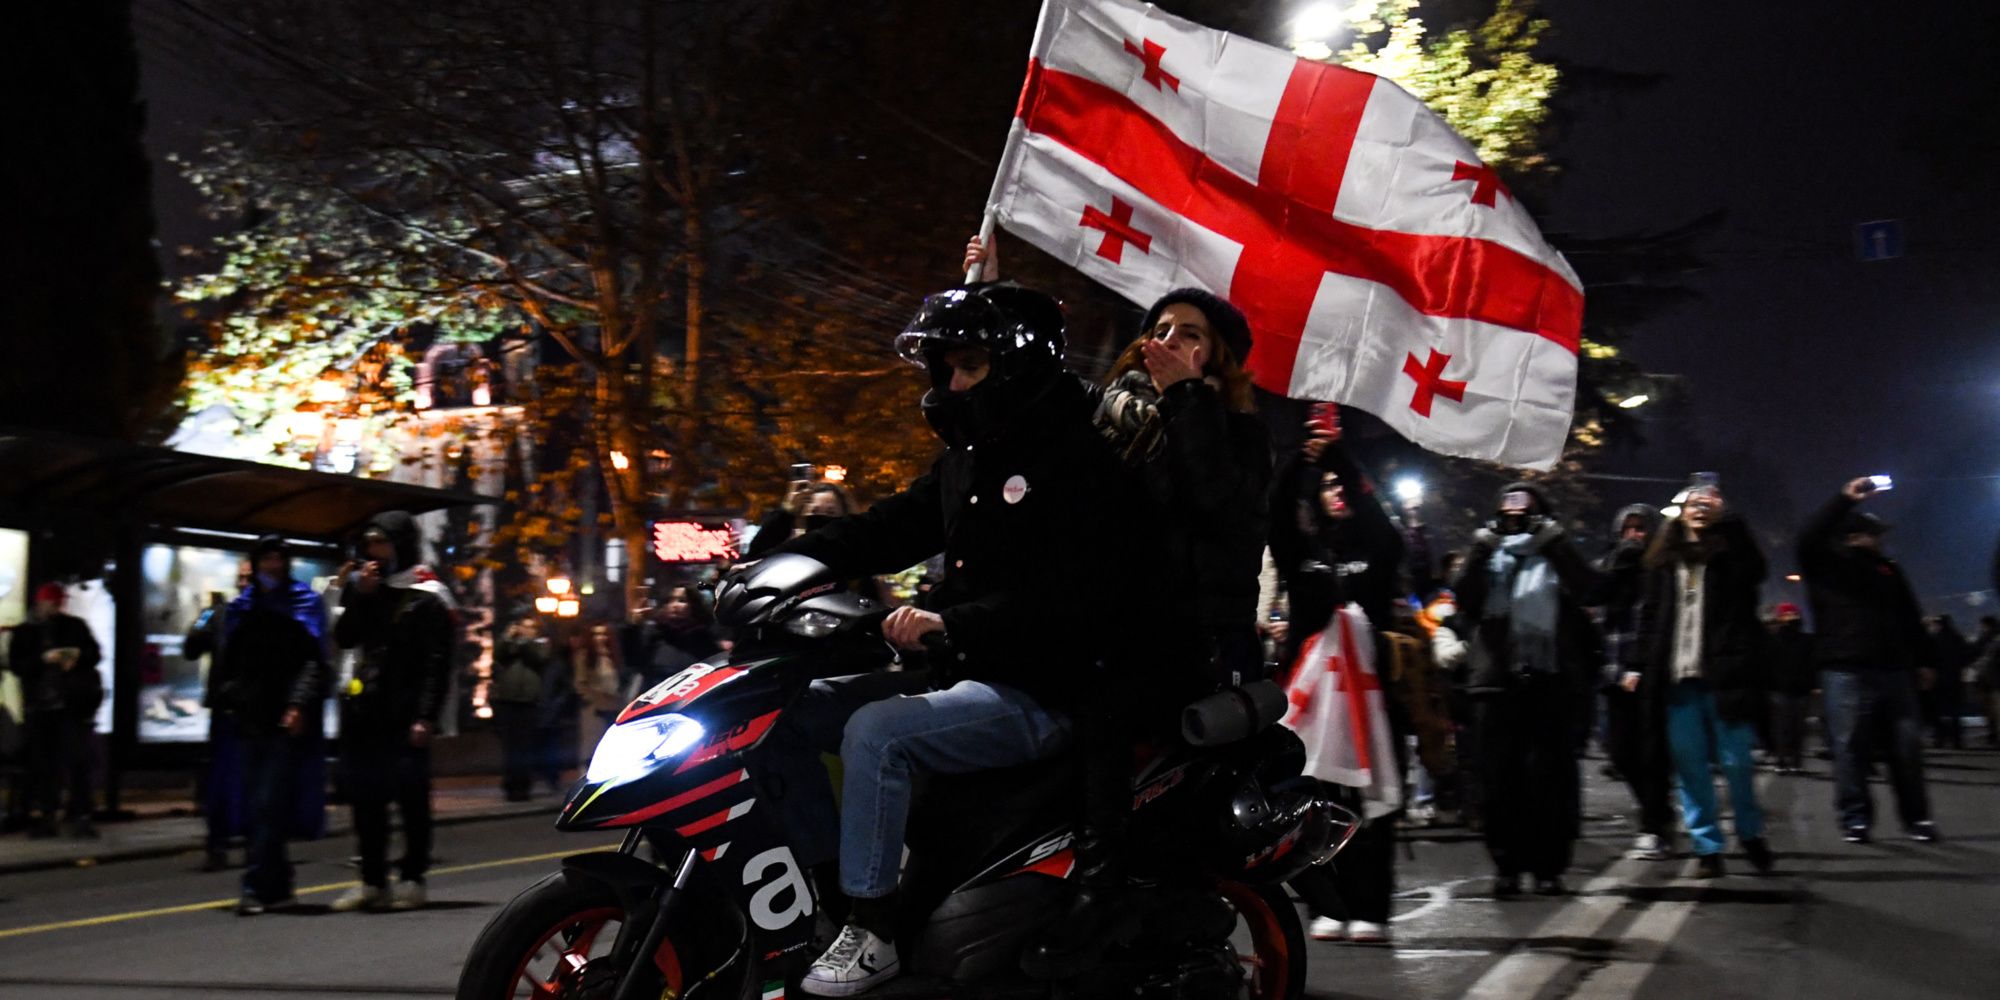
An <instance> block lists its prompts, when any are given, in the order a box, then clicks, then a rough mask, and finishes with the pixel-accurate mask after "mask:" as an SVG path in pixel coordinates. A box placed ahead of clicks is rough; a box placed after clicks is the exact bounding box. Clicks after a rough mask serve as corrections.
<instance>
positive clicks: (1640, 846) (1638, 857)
mask: <svg viewBox="0 0 2000 1000" xmlns="http://www.w3.org/2000/svg"><path fill="white" fill-rule="evenodd" d="M1625 856H1626V857H1628V858H1631V859H1633V860H1634V861H1665V860H1666V859H1667V845H1666V843H1665V842H1663V841H1662V840H1661V839H1660V835H1659V834H1657V833H1642V834H1640V835H1639V837H1638V839H1636V840H1634V841H1632V849H1631V850H1629V851H1626V852H1625Z"/></svg>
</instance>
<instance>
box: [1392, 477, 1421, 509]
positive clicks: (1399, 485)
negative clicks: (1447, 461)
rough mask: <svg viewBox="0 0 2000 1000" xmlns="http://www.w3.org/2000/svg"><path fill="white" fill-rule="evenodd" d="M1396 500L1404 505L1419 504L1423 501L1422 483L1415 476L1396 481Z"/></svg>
mask: <svg viewBox="0 0 2000 1000" xmlns="http://www.w3.org/2000/svg"><path fill="white" fill-rule="evenodd" d="M1396 498H1397V499H1398V500H1401V501H1403V502H1404V503H1421V502H1423V499H1424V482H1423V480H1421V479H1418V478H1417V477H1415V476H1404V477H1403V478H1401V479H1399V480H1397V481H1396Z"/></svg>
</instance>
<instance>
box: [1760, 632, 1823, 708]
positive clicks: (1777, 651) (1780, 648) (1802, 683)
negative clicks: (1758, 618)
mask: <svg viewBox="0 0 2000 1000" xmlns="http://www.w3.org/2000/svg"><path fill="white" fill-rule="evenodd" d="M1765 649H1766V650H1768V652H1769V656H1770V659H1771V690H1773V691H1776V692H1778V693H1780V694H1789V695H1808V694H1811V693H1812V692H1813V688H1816V687H1818V686H1819V671H1818V670H1817V669H1815V668H1814V667H1813V637H1812V633H1810V632H1807V631H1806V630H1805V629H1804V628H1801V627H1800V626H1799V625H1798V624H1797V623H1793V624H1791V625H1780V626H1778V627H1777V629H1775V630H1774V631H1772V633H1771V638H1770V640H1769V642H1768V643H1767V644H1766V646H1765Z"/></svg>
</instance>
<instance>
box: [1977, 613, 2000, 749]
mask: <svg viewBox="0 0 2000 1000" xmlns="http://www.w3.org/2000/svg"><path fill="white" fill-rule="evenodd" d="M1971 669H1972V676H1973V679H1974V681H1975V684H1976V686H1977V688H1978V698H1979V701H1978V704H1979V714H1981V715H1983V716H1985V717H1986V745H1987V746H1988V747H2000V616H1995V615H1981V616H1979V632H1978V633H1977V634H1975V635H1974V636H1973V638H1972V667H1971Z"/></svg>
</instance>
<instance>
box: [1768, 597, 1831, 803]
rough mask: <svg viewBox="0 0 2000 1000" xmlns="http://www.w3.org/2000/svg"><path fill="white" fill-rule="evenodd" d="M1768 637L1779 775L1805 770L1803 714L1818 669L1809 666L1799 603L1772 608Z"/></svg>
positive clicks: (1808, 644) (1815, 684) (1806, 635)
mask: <svg viewBox="0 0 2000 1000" xmlns="http://www.w3.org/2000/svg"><path fill="white" fill-rule="evenodd" d="M1772 614H1773V617H1772V622H1771V639H1770V642H1769V644H1768V645H1767V646H1766V650H1767V655H1768V656H1769V658H1770V661H1771V742H1772V747H1771V750H1772V752H1773V753H1774V754H1776V755H1777V766H1778V773H1779V774H1798V773H1801V772H1802V771H1804V770H1805V751H1806V713H1807V710H1808V708H1809V707H1810V706H1811V704H1812V694H1813V691H1814V690H1815V689H1816V688H1818V686H1819V672H1818V671H1817V670H1815V669H1814V668H1813V660H1812V636H1811V635H1810V634H1809V633H1807V632H1806V630H1805V622H1804V620H1803V619H1802V617H1801V615H1800V612H1799V606H1798V605H1796V604H1791V603H1785V604H1780V605H1778V606H1777V608H1776V609H1774V611H1773V613H1772Z"/></svg>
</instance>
